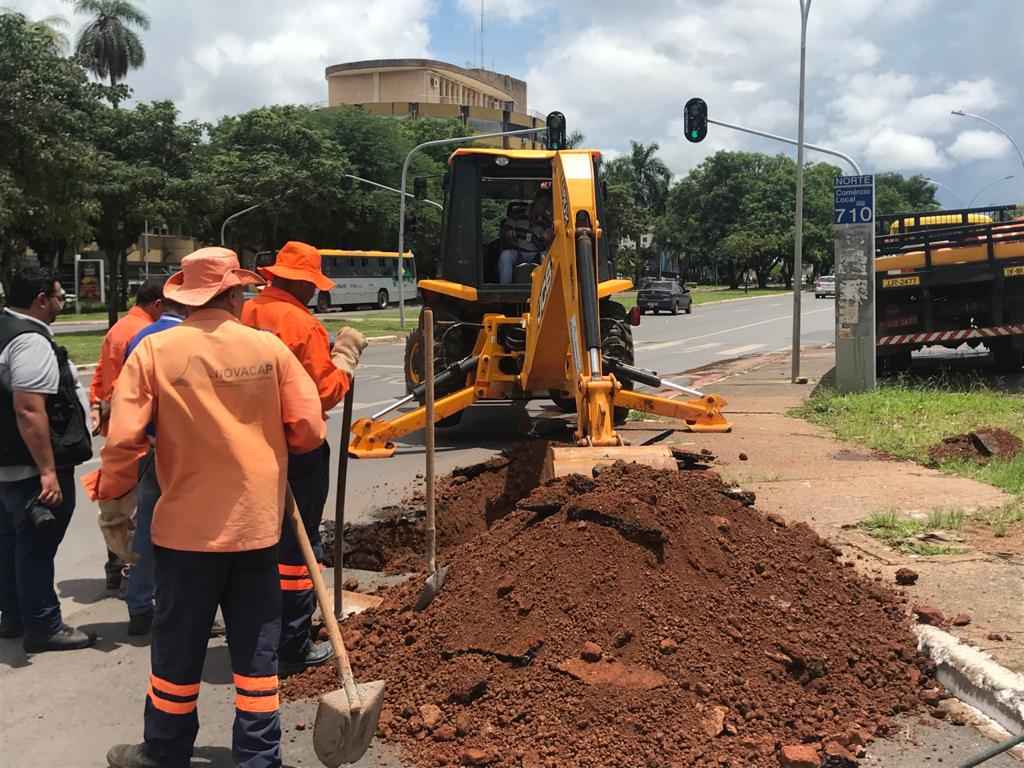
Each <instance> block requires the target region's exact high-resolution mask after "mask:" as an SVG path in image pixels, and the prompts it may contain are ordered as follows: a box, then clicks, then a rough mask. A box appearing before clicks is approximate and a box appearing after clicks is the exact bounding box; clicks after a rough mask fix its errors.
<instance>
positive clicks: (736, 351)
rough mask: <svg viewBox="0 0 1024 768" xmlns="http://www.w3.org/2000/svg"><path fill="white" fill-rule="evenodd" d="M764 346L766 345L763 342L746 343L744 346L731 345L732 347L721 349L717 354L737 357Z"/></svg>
mask: <svg viewBox="0 0 1024 768" xmlns="http://www.w3.org/2000/svg"><path fill="white" fill-rule="evenodd" d="M764 346H767V345H765V344H747V345H746V346H745V347H733V348H732V349H723V350H722V351H720V352H718V353H717V354H719V355H722V356H723V357H737V356H739V355H745V354H747V353H748V352H753V351H754V350H757V349H761V348H762V347H764Z"/></svg>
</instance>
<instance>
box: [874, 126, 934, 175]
mask: <svg viewBox="0 0 1024 768" xmlns="http://www.w3.org/2000/svg"><path fill="white" fill-rule="evenodd" d="M864 155H865V157H866V158H867V160H868V162H870V163H871V164H872V165H871V167H873V168H878V169H879V170H883V169H889V168H901V169H909V170H933V169H936V168H944V167H946V166H947V165H948V164H949V160H948V159H947V158H946V157H945V156H944V155H943V154H942V152H941V151H940V150H939V147H938V145H937V144H936V143H935V142H934V141H933V140H932V139H929V138H926V137H924V136H918V135H916V134H912V133H903V132H900V131H895V130H892V129H891V128H885V129H883V130H881V131H879V132H878V133H877V134H876V135H875V136H874V137H872V138H871V140H870V141H869V142H868V145H867V147H865V150H864Z"/></svg>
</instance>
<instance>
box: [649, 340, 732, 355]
mask: <svg viewBox="0 0 1024 768" xmlns="http://www.w3.org/2000/svg"><path fill="white" fill-rule="evenodd" d="M678 343H679V342H678V341H662V342H656V343H654V344H651V346H649V347H641V349H642V350H643V351H644V352H653V351H654V350H656V349H664V348H666V347H674V346H676V345H677V344H678ZM720 346H722V342H720V341H711V342H708V343H707V344H698V345H697V346H695V347H687V348H686V351H687V352H701V351H703V350H705V349H714V348H715V347H720Z"/></svg>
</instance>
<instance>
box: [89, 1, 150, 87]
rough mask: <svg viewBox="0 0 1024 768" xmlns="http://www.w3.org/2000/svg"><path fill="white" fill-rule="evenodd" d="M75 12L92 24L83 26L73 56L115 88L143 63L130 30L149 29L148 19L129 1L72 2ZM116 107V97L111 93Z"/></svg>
mask: <svg viewBox="0 0 1024 768" xmlns="http://www.w3.org/2000/svg"><path fill="white" fill-rule="evenodd" d="M72 2H73V3H74V8H75V13H81V14H88V15H90V16H92V21H90V22H89V23H88V24H86V25H85V27H84V28H83V29H82V31H81V32H80V33H79V35H78V40H77V42H76V43H75V54H76V55H77V56H78V57H79V59H80V60H81V61H82V63H83V64H84V65H85V66H86V67H87V68H88V69H89V71H91V72H92V73H93V74H95V75H96V77H98V78H99V79H100V80H109V81H110V84H111V85H112V86H115V85H117V84H118V83H120V82H121V81H122V80H124V79H125V77H127V76H128V72H129V70H132V69H138V68H140V67H141V66H142V65H143V64H145V63H146V49H145V47H144V46H143V45H142V39H141V38H140V37H139V35H138V33H137V32H136V31H135V29H133V27H137V28H138V29H141V30H147V29H149V16H147V15H146V14H145V13H144V12H143V11H141V10H139V9H138V8H137V7H136V6H135V5H134V4H133V3H131V2H130V0H72ZM111 99H112V103H113V104H114V106H117V103H118V100H119V99H118V94H117V93H116V92H112V97H111Z"/></svg>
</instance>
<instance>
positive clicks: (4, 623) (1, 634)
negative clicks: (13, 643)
mask: <svg viewBox="0 0 1024 768" xmlns="http://www.w3.org/2000/svg"><path fill="white" fill-rule="evenodd" d="M23 634H25V627H24V626H23V625H22V623H21V619H18V618H15V617H14V616H11V615H10V612H6V613H4V615H3V618H0V638H3V639H4V640H13V639H14V638H16V637H21V636H22V635H23Z"/></svg>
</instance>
